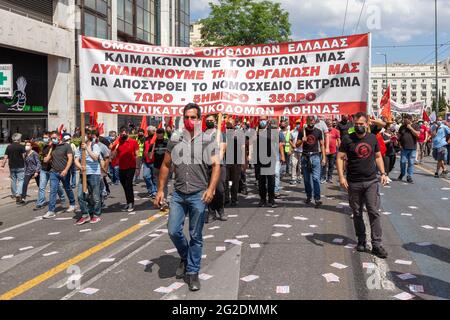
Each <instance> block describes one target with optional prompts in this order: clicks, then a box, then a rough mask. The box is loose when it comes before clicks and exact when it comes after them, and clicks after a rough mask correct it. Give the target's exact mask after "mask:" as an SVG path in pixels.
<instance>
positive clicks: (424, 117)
mask: <svg viewBox="0 0 450 320" xmlns="http://www.w3.org/2000/svg"><path fill="white" fill-rule="evenodd" d="M422 119H423V121H426V122H431V119H430V117H429V116H428V114H427V112H426V111H425V110H423V113H422Z"/></svg>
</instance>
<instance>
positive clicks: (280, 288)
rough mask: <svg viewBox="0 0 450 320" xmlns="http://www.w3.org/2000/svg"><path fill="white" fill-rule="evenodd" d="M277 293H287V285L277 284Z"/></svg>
mask: <svg viewBox="0 0 450 320" xmlns="http://www.w3.org/2000/svg"><path fill="white" fill-rule="evenodd" d="M276 292H277V293H289V286H277V290H276Z"/></svg>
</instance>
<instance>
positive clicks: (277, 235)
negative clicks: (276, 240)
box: [272, 232, 283, 237]
mask: <svg viewBox="0 0 450 320" xmlns="http://www.w3.org/2000/svg"><path fill="white" fill-rule="evenodd" d="M282 235H283V234H282V233H281V232H275V233H273V234H272V237H281V236H282Z"/></svg>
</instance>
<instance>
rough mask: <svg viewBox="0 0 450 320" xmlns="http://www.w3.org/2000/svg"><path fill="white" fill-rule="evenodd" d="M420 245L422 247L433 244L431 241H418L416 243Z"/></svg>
mask: <svg viewBox="0 0 450 320" xmlns="http://www.w3.org/2000/svg"><path fill="white" fill-rule="evenodd" d="M416 244H417V245H418V246H420V247H427V246H431V245H432V243H431V242H418V243H416Z"/></svg>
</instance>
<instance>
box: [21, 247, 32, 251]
mask: <svg viewBox="0 0 450 320" xmlns="http://www.w3.org/2000/svg"><path fill="white" fill-rule="evenodd" d="M33 248H34V247H33V246H28V247H23V248H20V249H19V251H25V250H30V249H33Z"/></svg>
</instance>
